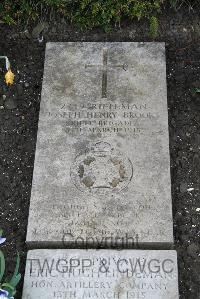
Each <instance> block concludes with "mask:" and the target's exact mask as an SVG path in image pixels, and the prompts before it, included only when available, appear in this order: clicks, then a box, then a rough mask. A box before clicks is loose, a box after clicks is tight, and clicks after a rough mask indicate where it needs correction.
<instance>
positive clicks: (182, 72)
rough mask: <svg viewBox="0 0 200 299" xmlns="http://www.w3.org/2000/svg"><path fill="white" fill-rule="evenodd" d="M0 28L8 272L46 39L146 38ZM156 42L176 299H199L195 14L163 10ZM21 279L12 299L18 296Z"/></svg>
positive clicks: (24, 195)
mask: <svg viewBox="0 0 200 299" xmlns="http://www.w3.org/2000/svg"><path fill="white" fill-rule="evenodd" d="M44 21H45V20H42V21H41V22H42V24H39V26H37V24H32V25H28V26H24V27H23V26H21V27H9V26H7V25H4V24H1V25H0V55H6V56H8V57H9V59H10V60H11V62H12V69H13V71H14V73H15V74H16V77H15V84H14V85H13V86H12V87H11V88H8V87H6V85H5V82H4V74H5V69H4V64H3V61H0V87H1V88H0V227H1V228H3V230H4V235H5V236H6V237H7V242H6V243H5V245H3V246H2V248H1V249H2V250H3V251H4V253H5V255H6V259H7V274H8V275H9V274H11V272H12V271H13V270H14V269H13V267H14V257H15V256H16V252H17V251H18V252H19V253H20V256H21V258H22V262H21V273H22V274H23V273H24V266H25V258H26V253H27V249H26V245H25V237H26V228H27V220H28V211H29V201H30V194H31V182H32V173H33V165H34V154H35V146H36V136H37V126H38V115H39V108H40V94H41V86H42V76H43V64H44V55H45V43H46V42H47V41H151V40H152V39H151V38H150V37H149V27H148V24H147V23H145V22H141V23H137V22H134V23H130V22H123V23H122V25H121V28H113V31H112V32H110V33H105V32H103V31H102V30H100V29H94V30H92V31H87V32H82V31H80V30H78V29H77V28H74V27H72V26H71V25H69V24H66V23H65V22H64V21H63V20H61V21H60V22H59V23H53V22H51V24H50V25H49V24H47V23H46V22H44ZM156 40H157V41H165V42H166V57H167V84H168V106H169V133H170V155H171V177H172V199H173V215H174V237H175V245H174V248H175V249H176V250H177V251H178V264H179V288H180V298H181V299H197V298H200V196H199V190H200V93H196V92H195V88H200V15H199V14H198V12H192V11H190V12H189V11H188V10H181V11H179V12H173V11H169V10H167V11H166V13H165V15H163V16H162V17H161V18H160V29H159V36H158V38H157V39H156ZM21 291H22V282H21V284H20V286H19V287H18V292H17V295H16V299H19V298H21Z"/></svg>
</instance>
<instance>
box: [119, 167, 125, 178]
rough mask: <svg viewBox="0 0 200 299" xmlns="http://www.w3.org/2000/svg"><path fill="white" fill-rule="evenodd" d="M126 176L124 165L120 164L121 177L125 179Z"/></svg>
mask: <svg viewBox="0 0 200 299" xmlns="http://www.w3.org/2000/svg"><path fill="white" fill-rule="evenodd" d="M125 174H126V170H125V167H124V165H122V164H120V167H119V175H120V177H121V178H122V179H124V178H125Z"/></svg>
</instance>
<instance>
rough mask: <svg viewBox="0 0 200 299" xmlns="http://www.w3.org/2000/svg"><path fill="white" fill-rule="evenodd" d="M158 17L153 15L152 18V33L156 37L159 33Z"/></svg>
mask: <svg viewBox="0 0 200 299" xmlns="http://www.w3.org/2000/svg"><path fill="white" fill-rule="evenodd" d="M158 27H159V25H158V19H157V17H155V16H153V17H151V19H150V35H151V36H152V37H153V38H155V37H157V35H158Z"/></svg>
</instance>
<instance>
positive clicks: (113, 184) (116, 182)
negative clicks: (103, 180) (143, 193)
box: [110, 178, 120, 188]
mask: <svg viewBox="0 0 200 299" xmlns="http://www.w3.org/2000/svg"><path fill="white" fill-rule="evenodd" d="M119 183H120V179H117V178H114V179H113V180H112V182H111V183H110V185H111V186H112V187H113V188H116V187H117V186H118V185H119Z"/></svg>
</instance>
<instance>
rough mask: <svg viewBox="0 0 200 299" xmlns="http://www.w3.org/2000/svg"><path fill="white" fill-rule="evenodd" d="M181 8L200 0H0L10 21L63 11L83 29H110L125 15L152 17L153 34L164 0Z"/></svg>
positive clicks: (1, 15)
mask: <svg viewBox="0 0 200 299" xmlns="http://www.w3.org/2000/svg"><path fill="white" fill-rule="evenodd" d="M167 3H170V5H171V7H174V8H177V7H180V6H182V5H184V4H187V5H190V6H192V7H194V3H196V4H195V5H196V7H198V4H200V0H0V20H3V21H4V22H5V23H7V24H10V25H11V24H17V23H21V22H26V23H27V22H31V21H36V20H37V19H40V18H42V19H44V18H46V20H48V17H49V16H50V15H52V12H54V15H56V16H58V15H62V16H64V17H65V18H66V20H67V21H70V22H73V23H74V24H77V25H79V26H80V27H81V28H83V29H91V28H93V27H102V28H104V30H110V28H111V27H112V26H113V25H120V22H121V21H122V20H123V19H129V20H132V19H136V20H143V19H146V20H149V22H150V32H151V34H152V35H153V37H155V36H156V34H157V31H158V19H157V16H158V14H159V13H160V11H161V8H162V4H167Z"/></svg>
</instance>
